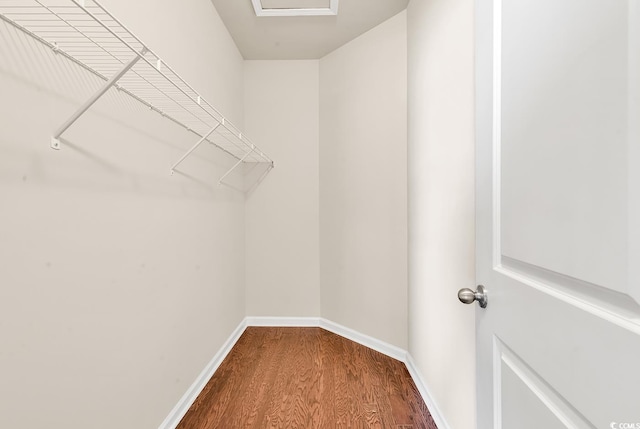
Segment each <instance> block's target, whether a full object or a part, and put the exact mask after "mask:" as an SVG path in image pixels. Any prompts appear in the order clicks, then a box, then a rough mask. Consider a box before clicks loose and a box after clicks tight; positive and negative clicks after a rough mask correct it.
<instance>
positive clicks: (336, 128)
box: [320, 12, 407, 349]
mask: <svg viewBox="0 0 640 429" xmlns="http://www.w3.org/2000/svg"><path fill="white" fill-rule="evenodd" d="M406 61H407V60H406V13H405V12H402V13H400V14H398V15H396V16H395V17H393V18H391V19H390V20H388V21H386V22H384V23H383V24H381V25H379V26H378V27H376V28H374V29H372V30H370V31H369V32H367V33H365V34H364V35H362V36H360V37H358V38H357V39H355V40H353V41H351V42H349V43H348V44H346V45H344V46H343V47H341V48H339V49H338V50H336V51H334V52H332V53H331V54H329V55H327V56H326V57H323V58H322V59H321V60H320V284H321V291H322V294H321V296H322V301H321V306H322V316H323V317H325V318H327V319H329V320H332V321H334V322H337V323H340V324H342V325H345V326H347V327H349V328H351V329H355V330H356V331H359V332H362V333H364V334H367V335H370V336H372V337H374V338H377V339H380V340H382V341H385V342H387V343H390V344H393V345H395V346H398V347H401V348H404V349H406V348H407V189H406V187H407V158H406V157H407V153H406V146H407V123H406V120H407V117H406V111H407V108H406V100H407V98H406V97H407V86H406V85H407V80H406V75H407V69H406Z"/></svg>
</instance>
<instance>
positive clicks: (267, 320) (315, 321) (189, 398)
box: [158, 317, 450, 429]
mask: <svg viewBox="0 0 640 429" xmlns="http://www.w3.org/2000/svg"><path fill="white" fill-rule="evenodd" d="M248 326H291V327H293V326H296V327H319V328H323V329H326V330H327V331H329V332H333V333H334V334H337V335H340V336H342V337H345V338H347V339H349V340H351V341H354V342H356V343H358V344H361V345H363V346H365V347H368V348H370V349H373V350H375V351H378V352H380V353H382V354H384V355H387V356H389V357H391V358H393V359H396V360H399V361H401V362H403V363H404V364H405V365H406V366H407V370H408V371H409V374H410V375H411V378H413V382H414V383H415V384H416V387H417V388H418V391H419V392H420V395H422V399H423V400H424V402H425V404H426V405H427V407H428V408H429V411H430V412H431V416H432V417H433V420H434V421H435V422H436V425H438V429H450V426H449V425H448V424H447V422H446V420H445V419H444V417H442V414H441V413H440V409H439V408H438V405H437V404H436V402H435V401H434V400H433V397H432V395H431V394H430V393H429V388H428V387H427V384H426V383H425V382H424V379H423V378H422V376H421V374H420V371H419V370H418V368H417V367H416V365H415V362H414V361H413V359H412V358H411V355H410V354H409V353H408V352H407V351H406V350H403V349H401V348H400V347H396V346H394V345H391V344H389V343H386V342H384V341H380V340H378V339H376V338H373V337H371V336H369V335H365V334H363V333H360V332H358V331H355V330H353V329H351V328H347V327H346V326H343V325H340V324H338V323H335V322H332V321H331V320H327V319H324V318H322V317H246V318H245V319H244V320H242V322H240V324H239V325H238V327H237V328H236V329H235V330H234V331H233V333H232V334H231V336H230V337H229V338H228V339H227V341H226V342H225V343H224V344H223V346H222V348H220V350H219V351H218V353H216V355H215V356H214V357H213V359H211V361H210V362H209V363H208V364H207V366H206V367H205V369H204V370H203V371H202V372H201V373H200V375H199V376H198V378H197V379H196V380H195V381H194V382H193V384H192V385H191V387H189V389H188V390H187V391H186V392H185V394H184V395H183V396H182V398H180V401H178V403H177V404H176V406H175V407H173V410H171V412H170V413H169V415H168V416H167V418H165V419H164V421H163V422H162V424H161V425H160V426H159V428H158V429H175V427H176V426H178V423H180V420H182V418H183V417H184V415H185V414H186V413H187V411H189V407H191V405H192V404H193V403H194V401H195V400H196V398H197V397H198V395H199V394H200V392H202V389H204V387H205V386H206V385H207V383H208V382H209V379H211V377H212V376H213V374H214V373H215V372H216V370H217V369H218V367H219V366H220V364H221V363H222V361H223V360H224V358H225V357H226V356H227V355H228V354H229V352H230V351H231V349H232V348H233V346H234V345H235V343H236V342H237V341H238V339H239V338H240V336H241V335H242V333H243V332H244V331H245V329H246V328H247V327H248Z"/></svg>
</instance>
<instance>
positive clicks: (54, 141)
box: [51, 48, 147, 150]
mask: <svg viewBox="0 0 640 429" xmlns="http://www.w3.org/2000/svg"><path fill="white" fill-rule="evenodd" d="M146 53H147V49H146V48H144V49H143V50H142V51H141V52H140V53H137V54H136V56H135V57H133V58H132V59H131V61H129V62H128V63H127V64H125V65H124V67H122V69H120V70H119V71H118V72H117V73H116V74H114V75H113V76H112V77H111V79H109V80H108V81H107V82H106V83H105V84H104V85H103V86H102V88H100V89H99V90H98V92H96V93H95V94H93V95H92V96H91V97H90V98H89V99H88V100H87V101H85V102H84V104H83V105H82V106H80V107H79V108H78V110H76V112H75V113H74V114H73V115H71V117H70V118H69V119H67V121H66V122H65V123H64V124H62V125H61V126H60V128H58V129H57V130H56V132H55V133H54V134H53V137H51V147H52V148H53V149H56V150H59V149H60V136H61V135H62V133H64V132H65V131H66V130H67V129H68V128H69V127H70V126H71V125H73V123H74V122H75V121H77V120H78V118H79V117H80V116H82V115H83V114H84V112H86V111H87V110H89V108H90V107H91V106H92V105H93V103H95V102H96V101H98V99H99V98H100V97H102V96H103V95H104V93H105V92H107V91H108V90H109V88H111V87H112V86H113V85H115V84H116V82H117V81H118V80H120V78H121V77H122V76H124V74H125V73H126V72H128V71H129V70H130V69H131V67H133V66H134V65H135V64H136V63H137V62H138V60H139V59H140V58H142V57H143V56H144V55H145V54H146Z"/></svg>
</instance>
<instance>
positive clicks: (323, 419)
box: [178, 327, 437, 429]
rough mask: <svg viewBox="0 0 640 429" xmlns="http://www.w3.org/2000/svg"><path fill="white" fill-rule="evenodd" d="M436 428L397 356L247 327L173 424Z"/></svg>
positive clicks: (187, 427) (199, 428) (317, 333)
mask: <svg viewBox="0 0 640 429" xmlns="http://www.w3.org/2000/svg"><path fill="white" fill-rule="evenodd" d="M210 428H224V429H230V428H260V429H262V428H299V429H312V428H322V429H325V428H329V429H332V428H336V429H339V428H392V429H417V428H423V429H437V428H436V425H435V423H434V422H433V419H432V418H431V415H430V414H429V411H428V410H427V407H426V405H425V404H424V402H423V401H422V398H421V397H420V394H419V393H418V390H417V388H416V386H415V384H414V383H413V380H412V379H411V377H410V376H409V373H408V371H407V369H406V367H405V366H404V364H403V363H402V362H399V361H396V360H394V359H392V358H390V357H388V356H385V355H383V354H381V353H378V352H376V351H374V350H371V349H369V348H367V347H364V346H362V345H360V344H357V343H354V342H352V341H350V340H347V339H346V338H343V337H340V336H338V335H335V334H333V333H330V332H328V331H326V330H324V329H321V328H263V327H249V328H247V329H246V331H245V332H244V334H243V335H242V336H241V337H240V339H239V340H238V342H237V343H236V345H235V346H234V348H233V350H232V351H231V352H230V353H229V355H228V356H227V357H226V359H225V360H224V361H223V362H222V364H221V365H220V367H219V368H218V370H217V371H216V373H215V375H214V376H213V377H212V378H211V380H210V381H209V383H208V384H207V385H206V387H205V388H204V390H203V391H202V393H201V394H200V395H199V396H198V398H197V399H196V401H195V403H194V404H193V405H192V406H191V408H190V409H189V411H188V412H187V414H186V415H185V417H184V418H183V419H182V421H181V422H180V424H179V425H178V429H210Z"/></svg>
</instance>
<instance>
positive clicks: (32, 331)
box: [0, 0, 245, 429]
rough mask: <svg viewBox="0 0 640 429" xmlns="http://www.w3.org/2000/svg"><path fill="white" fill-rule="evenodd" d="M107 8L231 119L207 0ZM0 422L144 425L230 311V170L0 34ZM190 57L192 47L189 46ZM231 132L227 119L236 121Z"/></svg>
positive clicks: (204, 352) (234, 272)
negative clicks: (54, 144)
mask: <svg viewBox="0 0 640 429" xmlns="http://www.w3.org/2000/svg"><path fill="white" fill-rule="evenodd" d="M103 3H104V4H105V7H107V8H109V9H111V10H112V12H113V13H114V14H115V15H116V16H118V17H120V18H121V19H122V21H123V22H125V24H127V25H129V26H130V28H131V29H132V30H133V31H134V32H135V33H137V34H139V35H140V37H141V38H144V39H145V40H146V41H147V43H148V44H149V46H150V47H151V48H152V49H154V50H156V51H157V52H158V53H160V55H161V56H163V57H164V58H165V60H166V62H167V63H168V64H170V65H172V66H173V67H174V68H175V69H176V70H177V71H178V72H179V73H181V74H183V75H184V76H185V77H187V78H188V79H189V80H190V81H191V83H192V85H193V86H194V87H195V88H197V89H199V90H201V91H202V93H203V95H205V97H207V98H209V99H210V101H212V102H213V103H214V104H217V105H219V106H220V110H221V111H222V112H224V113H226V114H228V115H229V116H230V117H231V118H232V119H233V120H234V121H236V122H241V121H242V112H243V106H242V88H243V83H242V79H243V74H242V58H241V56H240V54H239V53H238V51H237V50H236V48H235V46H234V45H233V43H232V41H231V38H230V37H229V36H228V34H226V29H225V28H224V26H223V25H222V24H221V22H220V20H219V19H218V17H217V14H216V12H215V10H214V8H213V6H212V5H211V3H210V2H209V1H208V0H191V1H189V2H155V1H150V0H147V1H144V2H133V3H132V2H129V1H125V0H104V2H103ZM0 31H1V32H2V33H1V36H0V40H2V42H1V43H0V94H2V97H0V117H2V127H0V220H1V222H0V291H1V292H0V295H1V298H0V315H1V316H0V338H1V339H2V345H1V347H0V374H1V375H0V379H1V382H0V427H3V428H16V429H20V428H29V429H31V428H44V427H47V428H78V429H84V428H115V427H117V428H132V429H140V428H155V427H157V426H158V425H159V424H160V423H161V422H162V421H163V419H164V418H165V417H166V416H167V414H168V413H169V411H170V410H171V409H172V408H173V406H174V405H175V404H176V403H177V401H178V400H179V399H180V397H181V396H182V394H183V393H184V392H185V391H186V390H187V388H188V387H189V385H190V384H191V383H192V382H193V381H194V379H195V378H196V377H197V375H198V374H199V373H200V371H201V370H202V369H203V368H204V367H205V365H206V364H207V362H208V361H209V360H210V359H211V358H212V357H213V356H214V355H215V353H216V352H217V351H218V350H219V349H220V347H221V345H222V344H223V342H224V341H225V340H226V339H227V337H228V336H229V335H230V334H231V332H232V330H233V329H234V328H235V327H236V326H237V325H238V323H239V322H240V321H241V320H242V318H243V317H244V314H245V313H244V301H245V300H244V298H245V296H244V226H243V219H244V203H243V196H242V195H239V194H238V193H236V192H234V191H231V190H228V189H225V188H218V187H217V186H216V185H215V183H216V180H217V178H218V177H219V175H220V174H222V172H224V170H225V169H226V168H228V167H229V166H230V165H231V164H232V160H230V159H228V156H227V155H222V154H220V153H218V152H216V151H215V150H213V149H212V148H207V147H205V148H202V151H199V152H198V153H197V154H195V156H194V157H193V158H190V159H189V161H188V162H186V163H185V165H184V169H183V171H184V172H185V173H187V174H189V175H191V176H192V177H191V178H189V177H185V176H182V175H175V176H170V175H169V167H170V166H171V165H172V163H173V162H174V161H176V160H177V159H178V158H179V157H180V156H181V155H182V154H183V153H184V152H185V151H186V150H187V149H188V148H189V147H190V146H191V145H192V144H193V143H194V142H195V141H194V136H193V135H190V134H188V133H187V132H185V131H183V130H182V129H180V128H178V127H176V126H175V125H173V124H171V123H169V122H168V121H166V120H164V119H162V118H161V117H160V116H158V115H156V114H154V113H153V112H150V111H149V110H148V109H144V108H140V107H139V106H138V105H137V104H136V103H135V102H130V101H127V99H126V98H124V97H123V96H114V94H113V93H110V94H109V95H107V96H106V98H105V99H103V100H101V101H99V102H98V103H97V104H96V105H95V106H94V107H93V108H92V109H91V110H90V112H88V113H87V114H86V116H83V117H82V118H81V119H80V120H79V121H78V122H77V123H76V124H75V125H74V126H73V127H72V128H71V129H69V131H68V132H67V133H65V135H64V137H65V138H66V140H68V141H69V142H63V148H62V150H60V151H53V150H52V149H50V148H49V139H50V135H51V132H52V130H53V129H55V128H56V127H57V126H59V125H60V124H61V123H62V122H63V121H64V120H66V119H67V117H68V116H69V115H70V114H71V113H72V112H73V111H74V110H75V109H76V108H77V106H78V104H79V102H81V101H82V100H83V99H85V98H86V97H88V95H89V94H91V92H92V91H93V90H95V89H96V87H97V86H98V85H99V84H100V82H97V81H96V79H95V78H92V77H91V76H88V75H87V74H86V72H83V71H82V70H79V69H78V68H77V67H74V66H73V65H70V64H68V63H67V62H66V61H64V60H63V59H62V58H61V57H60V56H56V55H54V54H52V53H51V52H50V51H49V50H48V49H41V48H40V46H39V45H38V44H37V43H34V42H33V41H32V39H29V38H25V37H22V36H21V35H20V34H18V33H16V32H15V31H12V30H7V27H6V25H5V24H4V23H0ZM194 47H197V50H196V49H194ZM240 125H241V124H240Z"/></svg>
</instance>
